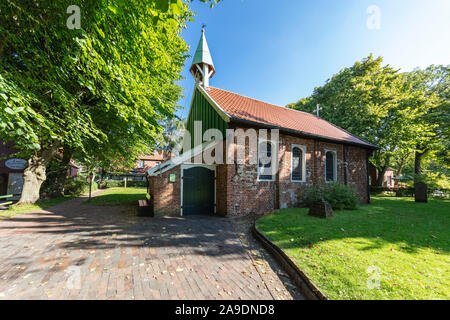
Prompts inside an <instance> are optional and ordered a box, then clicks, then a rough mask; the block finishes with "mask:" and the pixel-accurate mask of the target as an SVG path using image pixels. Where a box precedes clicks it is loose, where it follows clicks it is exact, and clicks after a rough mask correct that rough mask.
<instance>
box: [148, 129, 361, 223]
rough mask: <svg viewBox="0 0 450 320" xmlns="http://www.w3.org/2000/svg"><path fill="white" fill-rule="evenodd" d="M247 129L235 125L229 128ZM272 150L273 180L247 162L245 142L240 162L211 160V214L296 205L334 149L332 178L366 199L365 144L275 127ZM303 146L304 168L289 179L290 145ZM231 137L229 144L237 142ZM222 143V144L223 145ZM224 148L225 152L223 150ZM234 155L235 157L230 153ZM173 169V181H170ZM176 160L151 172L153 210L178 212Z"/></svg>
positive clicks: (319, 177) (318, 178)
mask: <svg viewBox="0 0 450 320" xmlns="http://www.w3.org/2000/svg"><path fill="white" fill-rule="evenodd" d="M238 128H241V129H244V130H246V129H248V128H245V127H234V129H238ZM279 142H280V143H279V149H278V152H277V156H278V164H279V168H280V169H279V171H278V174H277V175H276V177H275V179H274V181H258V170H257V169H258V168H257V165H256V164H251V163H250V155H251V153H250V152H249V143H248V140H247V141H246V145H245V155H246V157H245V161H244V163H239V164H238V163H235V164H218V165H217V166H216V214H217V215H221V216H237V215H247V214H252V213H264V214H267V213H271V212H272V211H273V210H274V209H277V208H291V207H296V206H298V205H299V201H298V196H299V194H300V193H301V191H302V189H304V188H306V187H308V186H312V185H314V184H318V183H324V182H325V151H326V150H330V151H335V152H336V155H337V170H336V171H337V172H336V173H337V181H338V182H340V183H342V184H347V185H349V186H352V187H353V188H354V189H355V190H356V191H357V192H358V193H359V198H360V202H361V203H367V202H368V192H367V168H366V165H367V162H366V160H367V159H366V157H367V150H366V149H364V148H360V147H356V146H349V145H343V144H336V143H329V142H324V141H319V140H315V139H311V138H302V137H299V136H294V135H289V134H285V133H280V135H279ZM293 145H300V146H303V147H304V148H305V149H306V156H305V158H306V172H305V173H306V174H305V177H304V180H305V181H304V182H293V181H292V180H291V161H292V146H293ZM239 147H240V146H238V145H237V144H236V143H235V144H234V145H233V146H231V150H234V151H235V153H236V150H237V149H238V148H239ZM224 148H225V146H224ZM224 154H226V153H225V152H224ZM235 159H236V157H235ZM171 173H175V174H176V176H177V180H176V182H169V176H170V174H171ZM180 177H181V165H179V166H176V167H174V168H172V169H171V170H169V171H167V172H164V173H162V174H160V175H157V176H154V177H151V179H150V190H151V193H152V196H153V199H154V200H153V201H154V207H155V212H157V213H164V214H179V213H180V205H181V204H180V199H181V179H180Z"/></svg>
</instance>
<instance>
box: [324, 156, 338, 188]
mask: <svg viewBox="0 0 450 320" xmlns="http://www.w3.org/2000/svg"><path fill="white" fill-rule="evenodd" d="M336 180H337V157H336V152H335V151H326V152H325V181H327V182H328V181H336Z"/></svg>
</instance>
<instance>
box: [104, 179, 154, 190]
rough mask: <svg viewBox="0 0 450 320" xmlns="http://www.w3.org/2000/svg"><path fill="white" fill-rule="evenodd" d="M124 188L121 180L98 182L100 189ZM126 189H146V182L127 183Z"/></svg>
mask: <svg viewBox="0 0 450 320" xmlns="http://www.w3.org/2000/svg"><path fill="white" fill-rule="evenodd" d="M123 187H125V183H124V181H123V180H103V181H102V182H100V189H107V188H123ZM127 187H130V188H146V187H147V181H133V180H130V181H127Z"/></svg>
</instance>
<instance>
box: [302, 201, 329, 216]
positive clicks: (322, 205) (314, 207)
mask: <svg viewBox="0 0 450 320" xmlns="http://www.w3.org/2000/svg"><path fill="white" fill-rule="evenodd" d="M308 215H310V216H313V217H317V218H322V219H326V218H333V217H334V215H333V209H332V208H331V205H330V204H329V203H328V202H326V201H325V200H324V199H322V200H320V201H317V202H314V203H313V204H311V205H310V206H309V212H308Z"/></svg>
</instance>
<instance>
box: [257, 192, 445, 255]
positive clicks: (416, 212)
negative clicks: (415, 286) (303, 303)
mask: <svg viewBox="0 0 450 320" xmlns="http://www.w3.org/2000/svg"><path fill="white" fill-rule="evenodd" d="M449 212H450V203H449V202H445V201H431V202H429V203H428V204H416V203H414V202H411V201H403V202H402V201H401V199H393V200H391V201H389V200H387V201H382V200H376V201H374V203H373V204H370V205H364V206H361V208H360V209H359V210H356V211H336V212H335V217H334V218H332V219H319V218H314V217H310V216H308V215H307V209H289V210H286V211H284V212H283V211H282V212H281V213H280V215H276V216H274V219H273V220H267V221H263V222H261V223H260V224H259V226H260V228H261V230H262V231H263V232H266V233H267V235H268V236H269V238H270V239H272V240H275V241H276V242H277V243H278V244H279V245H280V246H281V247H282V248H283V249H294V248H309V247H311V246H314V244H317V243H320V242H323V241H329V240H345V239H351V241H352V245H355V244H357V245H358V250H361V251H370V250H373V249H382V248H384V247H388V246H392V245H393V244H395V245H396V246H398V247H399V248H400V250H402V251H405V252H408V253H416V252H417V251H418V249H421V248H430V249H433V250H436V251H438V252H445V253H449V252H450V240H449V238H448V234H449V233H450V226H449V223H450V214H449ZM357 238H364V241H358V240H357ZM291 239H294V241H291Z"/></svg>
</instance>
